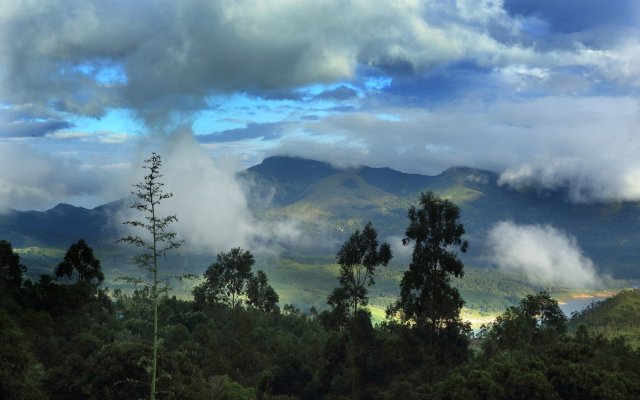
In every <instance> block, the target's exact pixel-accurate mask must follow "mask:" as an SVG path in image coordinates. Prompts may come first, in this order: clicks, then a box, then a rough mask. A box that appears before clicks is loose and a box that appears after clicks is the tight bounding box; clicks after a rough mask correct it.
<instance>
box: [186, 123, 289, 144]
mask: <svg viewBox="0 0 640 400" xmlns="http://www.w3.org/2000/svg"><path fill="white" fill-rule="evenodd" d="M283 124H284V123H283V122H265V123H261V124H258V123H249V124H247V126H246V127H244V128H236V129H228V130H225V131H222V132H216V133H210V134H207V135H198V141H199V142H201V143H223V142H234V141H238V140H244V139H255V138H262V139H263V140H268V139H276V138H279V137H280V132H279V131H280V127H281V126H282V125H283Z"/></svg>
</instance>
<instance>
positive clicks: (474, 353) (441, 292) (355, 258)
mask: <svg viewBox="0 0 640 400" xmlns="http://www.w3.org/2000/svg"><path fill="white" fill-rule="evenodd" d="M160 165H161V164H160V159H159V157H158V158H155V155H154V156H152V158H150V159H149V160H147V165H146V168H148V170H149V175H147V176H146V177H145V180H144V181H143V182H141V183H139V184H137V185H136V186H135V188H136V190H137V192H134V193H136V195H137V199H138V201H137V202H136V203H134V204H133V206H132V207H133V208H135V209H136V210H137V211H140V212H141V215H142V216H143V217H142V218H141V219H140V220H133V221H128V222H127V224H128V225H130V226H131V227H132V228H136V229H139V230H140V232H142V233H145V232H146V233H149V235H148V236H143V235H142V233H141V234H140V235H137V234H131V235H128V236H125V237H124V238H123V239H122V241H123V242H126V243H128V244H132V245H134V247H135V248H137V249H139V250H140V253H139V255H137V256H136V257H135V258H134V261H135V262H136V263H137V264H138V265H139V266H140V267H141V271H142V272H143V274H142V275H141V276H140V277H137V276H129V277H123V278H122V279H123V280H125V281H126V282H127V283H130V284H131V285H132V288H135V289H132V290H131V291H122V290H119V289H116V290H110V289H108V288H106V287H104V285H103V282H104V273H103V271H102V268H101V263H100V260H98V259H97V258H96V257H95V256H94V254H93V250H92V248H91V246H90V245H89V244H88V243H87V242H85V241H84V240H82V239H79V240H78V241H77V242H76V243H73V244H72V245H71V246H70V247H69V249H68V250H67V252H66V254H65V256H64V259H63V260H61V261H60V263H59V264H58V265H57V267H56V268H55V269H54V270H53V271H51V273H49V274H45V275H42V276H40V278H39V279H37V280H32V279H28V278H25V276H26V275H27V267H26V266H24V265H22V263H21V261H20V257H19V255H18V254H17V253H16V252H15V251H14V249H13V248H12V245H11V243H10V242H9V241H6V240H2V241H0V291H1V293H2V296H1V298H0V398H1V399H142V398H151V399H154V398H158V399H282V400H285V399H309V400H311V399H380V400H383V399H425V398H432V399H636V398H639V397H640V353H639V351H638V349H637V348H634V347H632V346H631V345H630V344H628V343H627V342H626V341H625V340H624V339H622V338H620V339H608V338H605V337H604V336H602V335H601V334H599V333H598V332H594V331H592V330H590V328H589V326H587V325H584V324H582V325H579V326H578V327H576V328H575V329H573V330H571V331H569V330H568V326H569V325H568V321H567V317H566V316H565V315H564V314H563V313H562V311H561V310H560V308H559V306H558V303H557V301H556V300H554V299H553V298H552V297H551V296H550V295H549V294H548V293H547V292H544V291H543V292H538V293H535V294H530V295H527V296H526V297H524V298H523V299H522V300H521V301H520V303H519V304H518V305H517V306H512V307H509V308H507V309H506V311H505V312H504V313H503V314H502V315H501V316H499V317H498V318H497V319H496V320H495V321H494V322H493V323H490V324H488V325H485V326H483V327H482V329H480V330H479V331H477V332H474V331H472V330H471V327H470V325H469V323H468V322H465V321H463V320H462V319H461V317H460V310H461V308H462V306H463V304H464V301H463V299H462V297H461V295H460V293H459V292H458V290H457V289H456V287H455V286H454V285H452V279H454V278H462V279H464V273H465V270H464V264H463V263H462V261H461V259H460V258H459V255H460V253H464V252H466V250H467V248H468V243H467V242H466V240H465V239H464V226H463V225H462V224H461V223H460V221H459V216H460V214H459V208H458V207H457V206H456V205H455V204H453V203H452V202H450V201H448V200H443V199H441V198H439V197H438V196H437V195H435V194H433V193H431V192H427V193H423V194H422V195H421V196H420V198H419V201H418V203H417V205H415V206H410V207H409V209H408V213H407V214H408V224H407V228H406V231H405V233H404V239H403V243H404V244H405V245H407V246H412V248H413V253H412V258H411V262H410V264H409V265H408V267H407V269H406V271H405V272H404V274H403V276H402V280H401V282H400V287H399V295H398V297H397V300H396V301H395V302H394V303H393V304H391V305H390V306H389V307H388V309H387V318H386V319H385V320H384V321H383V322H382V323H380V324H375V325H374V324H373V323H372V318H371V314H370V312H369V311H368V310H367V307H366V306H367V304H368V290H369V288H371V287H372V286H373V285H375V279H376V273H377V271H378V269H380V268H383V266H385V265H387V264H388V263H389V261H390V260H391V259H392V257H393V254H392V252H391V249H390V246H389V245H388V244H387V243H380V242H379V241H378V238H377V232H376V229H375V227H374V226H373V225H372V224H366V225H365V226H364V227H362V228H361V229H357V230H355V232H353V234H352V235H351V236H350V237H349V239H348V240H346V241H345V242H344V244H343V245H342V246H341V248H340V250H339V251H338V253H337V254H336V260H337V262H338V264H339V265H340V272H339V278H338V280H337V281H336V287H335V289H334V290H333V291H332V292H331V294H330V295H329V296H328V298H327V308H326V309H325V310H323V311H321V312H319V311H318V310H316V309H315V308H312V309H310V310H308V311H305V312H303V311H301V310H300V309H299V308H297V307H296V306H295V305H292V304H284V305H281V304H280V302H279V297H278V294H277V292H276V291H275V290H274V289H273V288H272V287H271V285H270V284H269V279H268V276H267V275H266V274H265V273H264V272H263V271H259V270H258V271H254V270H253V266H254V263H255V258H254V256H253V254H252V253H251V252H250V251H249V250H245V249H242V248H239V247H235V248H232V249H230V250H229V251H223V252H220V253H218V255H217V257H216V259H215V260H213V262H212V263H211V264H210V265H209V267H208V268H207V269H206V271H205V272H204V274H203V276H202V277H200V279H199V281H198V283H197V284H196V285H195V286H194V288H193V292H192V298H191V299H178V298H177V297H175V296H173V295H172V294H171V292H170V285H171V281H170V280H167V279H165V277H162V275H161V274H160V272H161V271H160V268H161V264H159V263H158V261H159V260H160V259H162V256H163V255H164V254H165V253H167V252H169V251H171V250H173V249H175V248H177V247H179V246H180V245H181V242H180V241H179V238H176V235H175V234H174V233H172V232H171V230H170V226H171V223H172V222H173V221H174V220H175V218H176V217H175V216H171V215H169V216H165V217H160V216H158V215H157V213H156V211H157V210H156V208H155V207H156V205H157V204H158V203H159V202H160V201H162V200H163V199H165V198H167V197H169V196H170V195H171V194H169V193H164V192H163V190H162V184H161V182H160V178H161V176H162V175H161V174H160V173H159V167H160ZM159 265H160V267H159ZM176 278H178V279H188V278H192V277H190V276H179V277H176Z"/></svg>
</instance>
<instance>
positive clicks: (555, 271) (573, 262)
mask: <svg viewBox="0 0 640 400" xmlns="http://www.w3.org/2000/svg"><path fill="white" fill-rule="evenodd" d="M489 253H490V257H491V258H492V260H493V262H494V263H495V264H496V265H497V266H498V267H500V268H501V269H503V270H507V271H516V272H520V273H523V274H524V275H525V276H526V278H527V279H528V280H529V282H531V283H533V284H535V285H539V286H544V287H570V288H592V287H596V286H599V285H600V284H601V279H600V277H599V276H598V274H597V273H596V267H595V265H594V263H593V261H591V259H589V258H588V257H586V256H584V255H583V254H582V250H581V249H580V247H579V245H578V243H577V241H576V239H575V238H574V237H572V236H570V235H568V234H566V233H564V232H562V231H559V230H558V229H556V228H554V227H552V226H550V225H516V224H514V223H513V222H510V221H502V222H499V223H497V224H496V225H494V227H493V228H492V229H491V231H490V232H489Z"/></svg>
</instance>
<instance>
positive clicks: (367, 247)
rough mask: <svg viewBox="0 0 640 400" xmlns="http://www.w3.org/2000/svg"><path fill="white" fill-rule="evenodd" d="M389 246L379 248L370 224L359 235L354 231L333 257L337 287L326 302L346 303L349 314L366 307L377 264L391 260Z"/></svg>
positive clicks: (376, 235) (383, 245)
mask: <svg viewBox="0 0 640 400" xmlns="http://www.w3.org/2000/svg"><path fill="white" fill-rule="evenodd" d="M391 257H392V256H391V248H390V246H389V244H388V243H382V244H380V245H378V233H377V232H376V230H375V229H374V228H373V226H372V225H371V222H369V223H368V224H367V225H366V226H365V227H364V229H363V230H362V232H360V230H356V231H355V232H354V233H353V234H352V235H351V237H350V238H349V239H348V240H347V241H346V242H345V243H344V244H343V245H342V247H341V248H340V250H339V251H338V254H337V256H336V258H337V260H338V264H340V277H339V280H340V287H339V288H337V289H336V290H334V293H332V294H331V295H330V296H329V299H328V301H329V303H330V304H331V303H337V302H339V301H340V299H344V300H346V301H347V302H348V304H349V306H350V308H351V314H352V315H355V313H356V312H357V311H358V307H359V306H366V305H367V303H368V301H369V298H368V297H367V287H369V286H371V285H373V284H374V278H375V271H376V267H377V266H378V265H385V266H386V265H387V264H388V263H389V260H391Z"/></svg>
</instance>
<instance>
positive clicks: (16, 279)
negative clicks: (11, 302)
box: [0, 240, 27, 293]
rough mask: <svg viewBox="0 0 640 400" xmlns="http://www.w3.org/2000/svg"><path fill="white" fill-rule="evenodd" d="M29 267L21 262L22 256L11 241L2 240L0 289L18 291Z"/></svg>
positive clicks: (0, 249)
mask: <svg viewBox="0 0 640 400" xmlns="http://www.w3.org/2000/svg"><path fill="white" fill-rule="evenodd" d="M26 270H27V268H26V267H25V266H24V265H22V264H20V256H19V255H18V254H17V253H15V252H14V251H13V248H12V247H11V243H9V242H7V241H6V240H0V290H2V292H5V293H6V291H11V292H16V291H17V290H18V289H20V286H21V285H22V275H23V274H24V273H25V271H26Z"/></svg>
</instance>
